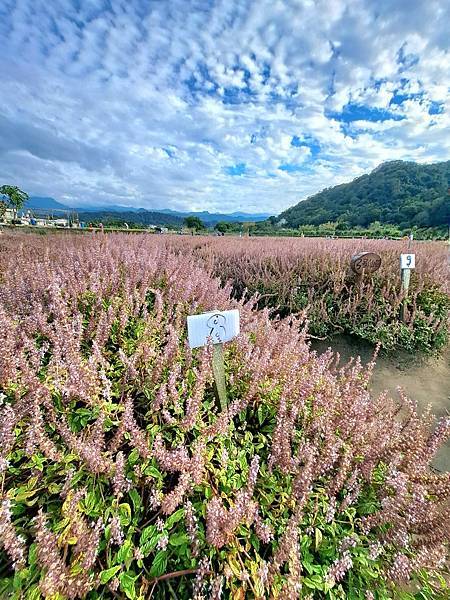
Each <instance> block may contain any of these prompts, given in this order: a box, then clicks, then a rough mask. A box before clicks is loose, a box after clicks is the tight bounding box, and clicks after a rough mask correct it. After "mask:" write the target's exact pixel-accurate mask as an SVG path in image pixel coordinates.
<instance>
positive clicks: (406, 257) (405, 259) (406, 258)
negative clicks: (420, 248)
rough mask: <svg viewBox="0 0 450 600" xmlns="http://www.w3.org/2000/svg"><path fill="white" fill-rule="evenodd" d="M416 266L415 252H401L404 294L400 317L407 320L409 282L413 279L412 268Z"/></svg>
mask: <svg viewBox="0 0 450 600" xmlns="http://www.w3.org/2000/svg"><path fill="white" fill-rule="evenodd" d="M415 268H416V255H415V254H400V272H401V277H402V288H401V289H402V293H403V294H404V297H403V300H402V304H401V306H400V319H401V320H402V321H403V322H405V321H406V316H407V307H406V305H407V298H408V290H409V282H410V279H411V270H412V269H415Z"/></svg>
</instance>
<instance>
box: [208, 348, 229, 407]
mask: <svg viewBox="0 0 450 600" xmlns="http://www.w3.org/2000/svg"><path fill="white" fill-rule="evenodd" d="M212 367H213V373H214V380H215V382H216V389H217V395H218V396H219V402H220V408H221V409H222V410H225V409H226V408H227V404H228V402H227V388H226V385H225V365H224V360H223V344H214V346H213V359H212Z"/></svg>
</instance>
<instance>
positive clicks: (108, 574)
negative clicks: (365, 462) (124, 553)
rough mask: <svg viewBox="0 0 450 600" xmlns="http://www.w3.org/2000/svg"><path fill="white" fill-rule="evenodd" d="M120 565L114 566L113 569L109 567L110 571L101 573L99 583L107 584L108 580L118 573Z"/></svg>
mask: <svg viewBox="0 0 450 600" xmlns="http://www.w3.org/2000/svg"><path fill="white" fill-rule="evenodd" d="M121 568H122V567H121V565H116V566H115V567H111V568H110V569H106V570H105V571H101V573H100V583H103V584H105V583H108V581H109V580H110V579H112V578H113V577H114V575H115V574H116V573H117V572H118V571H120V569H121Z"/></svg>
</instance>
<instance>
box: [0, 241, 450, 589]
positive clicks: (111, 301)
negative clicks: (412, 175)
mask: <svg viewBox="0 0 450 600" xmlns="http://www.w3.org/2000/svg"><path fill="white" fill-rule="evenodd" d="M249 242H250V243H249ZM294 242H295V245H294ZM271 243H272V244H273V246H272V249H271V250H267V249H264V248H265V246H264V244H265V241H264V240H223V239H217V240H216V239H213V240H210V239H206V238H199V239H196V238H192V239H191V238H189V239H184V238H176V237H168V238H163V237H156V236H144V235H142V236H141V235H136V236H132V235H130V236H127V235H120V234H117V235H100V234H99V235H80V236H71V235H64V236H33V235H20V234H3V235H2V236H1V237H0V399H1V405H0V412H1V416H0V471H1V477H2V480H1V492H0V502H1V504H0V597H1V598H11V599H13V600H22V599H26V600H39V599H41V598H49V599H51V600H63V599H75V598H88V599H89V600H94V599H110V598H111V599H112V598H129V599H130V600H144V599H147V598H157V599H165V598H174V599H176V598H178V599H180V600H187V599H191V598H195V599H200V598H211V599H219V598H232V599H233V600H241V599H242V600H243V599H245V598H255V599H263V598H302V599H306V598H309V599H316V598H317V599H319V598H326V599H330V600H334V599H342V600H344V599H355V600H358V599H361V600H371V599H377V600H384V599H386V600H387V599H389V598H399V599H404V600H413V599H414V598H421V599H425V600H427V599H429V600H431V599H442V600H444V599H445V598H448V595H449V592H450V588H449V586H448V568H447V565H448V562H447V559H448V544H449V541H450V521H449V509H450V474H449V473H443V474H439V473H436V472H434V471H433V470H432V468H431V467H430V465H431V462H432V460H433V457H434V456H435V454H436V452H437V451H438V449H439V448H440V447H441V446H442V444H443V443H444V442H445V440H446V439H447V438H448V436H449V434H450V419H448V418H447V419H442V420H440V421H439V422H435V420H434V418H433V416H432V415H431V414H430V413H429V412H427V413H426V414H424V415H419V414H418V412H417V408H416V406H415V404H414V402H413V401H412V400H410V399H408V398H406V397H404V395H403V394H400V395H399V398H397V399H392V398H389V397H387V395H381V396H380V397H378V398H372V397H371V395H370V392H369V380H370V375H371V370H372V368H373V364H369V365H366V366H363V365H361V364H360V363H359V361H358V360H355V361H353V362H351V363H349V364H347V365H340V364H339V363H338V361H337V358H336V357H335V356H334V355H333V354H332V353H331V352H327V353H325V354H322V355H320V356H318V355H317V354H316V353H314V352H312V351H311V350H310V347H309V345H308V338H307V326H308V321H309V322H310V326H313V327H314V331H316V332H317V333H320V323H321V317H320V315H322V321H323V322H324V325H325V326H326V327H329V328H330V330H331V328H332V327H335V326H336V325H338V324H341V326H342V327H344V325H342V323H344V320H345V319H351V315H352V308H353V309H355V307H358V306H359V304H358V303H357V301H356V299H355V295H356V294H358V298H359V302H360V303H361V302H363V299H364V302H367V303H370V302H371V304H370V308H369V309H367V310H369V313H370V318H368V324H369V325H370V324H372V325H373V323H376V322H379V321H380V320H383V319H384V321H383V323H385V325H386V328H387V330H388V334H386V335H387V336H388V335H389V336H393V337H392V338H391V337H389V338H388V341H387V342H386V343H385V345H386V347H395V346H396V345H398V344H400V343H403V340H404V339H407V340H409V341H408V343H409V344H410V345H411V348H417V347H421V346H424V347H426V348H428V349H429V348H431V347H433V342H432V336H431V334H430V333H429V330H430V329H433V331H434V334H435V336H438V335H440V336H443V338H442V339H444V338H445V334H446V319H447V314H446V313H445V311H444V309H442V307H443V306H445V302H444V300H442V298H445V299H447V301H448V296H447V292H448V289H447V288H446V287H445V285H446V284H445V260H444V264H442V259H443V257H444V254H443V253H444V249H443V248H442V250H441V248H440V247H438V246H434V245H420V247H417V249H416V254H417V256H419V254H420V257H421V259H420V261H419V260H418V269H417V273H416V274H415V276H414V280H413V284H412V285H413V287H412V293H411V304H410V313H411V314H410V321H409V324H408V325H406V326H405V327H406V328H407V329H408V331H410V334H409V337H407V334H406V333H404V332H402V333H401V334H397V333H395V331H394V333H393V329H392V327H393V326H391V324H392V323H393V322H394V320H393V319H394V317H393V311H394V310H397V309H398V303H399V302H400V301H401V294H400V292H399V290H398V281H397V280H396V279H395V277H397V278H398V272H397V271H398V246H395V247H394V246H393V245H391V243H390V242H370V245H371V247H370V248H369V249H370V250H372V249H376V250H377V249H378V250H379V251H380V254H381V255H382V258H383V266H382V269H381V270H380V272H379V274H376V276H374V278H373V280H371V281H369V280H367V281H363V282H362V283H360V284H359V289H358V290H356V291H353V292H352V293H349V292H348V290H347V292H346V291H345V290H346V289H347V288H348V286H349V285H350V283H349V282H347V279H346V278H347V276H348V275H347V266H346V265H347V264H348V261H347V258H348V256H350V255H351V254H352V253H353V250H354V247H356V246H353V245H352V244H356V243H355V242H348V243H347V244H346V245H345V247H344V246H340V245H339V244H340V241H339V240H337V241H327V242H326V243H327V246H322V245H321V244H325V242H320V241H314V244H315V246H313V245H312V243H310V241H309V240H295V241H292V244H291V241H290V240H279V241H278V240H274V241H272V242H271ZM297 244H298V245H297ZM330 244H332V245H331V248H333V251H332V252H331V254H330V253H329V251H330ZM374 244H379V246H376V247H375V246H374ZM288 277H292V279H289V281H288V280H287V278H288ZM314 277H315V279H314ZM290 281H291V282H295V284H296V286H297V288H298V289H297V290H296V291H293V289H294V288H293V287H292V286H290V285H289V282H290ZM227 282H229V283H227ZM308 282H311V286H312V287H313V288H314V289H313V291H312V292H308V291H307V289H309V287H308V286H307V283H308ZM314 282H315V283H314ZM317 282H319V283H317ZM321 286H322V287H321ZM245 288H246V289H248V290H249V292H250V294H244V289H245ZM352 289H353V290H354V289H355V288H352ZM305 290H306V291H305ZM330 290H331V291H330ZM253 292H259V294H260V297H259V299H258V298H257V297H256V298H253V299H252V298H251V297H250V296H251V293H253ZM269 294H275V296H273V297H272V298H274V299H270V297H269ZM304 294H306V297H304ZM346 294H347V295H346ZM380 294H381V295H383V294H384V296H383V298H384V299H385V304H384V305H383V308H382V309H380V308H379V307H378V305H377V302H378V300H379V298H380ZM424 294H425V296H426V299H427V300H426V302H425V300H424V299H423V295H424ZM263 295H265V296H266V297H265V298H264V297H263ZM347 296H348V297H347ZM435 296H436V298H438V300H435V301H434V300H432V299H433V298H434V297H435ZM319 298H323V299H324V301H323V303H322V304H320V302H319ZM339 298H340V299H341V300H342V307H340V308H339V309H338V312H337V313H336V314H337V315H338V316H337V317H336V316H335V313H333V317H331V311H328V310H327V306H328V304H327V303H328V302H335V301H336V300H337V299H339ZM430 298H431V299H430ZM352 302H353V304H352ZM433 302H435V304H433ZM319 304H320V306H319ZM307 306H308V310H304V309H306V308H307ZM436 306H438V307H439V310H441V309H442V313H439V314H437V312H436V311H437V310H438V309H437V308H435V307H436ZM273 307H278V314H276V313H275V314H274V312H273V311H272V310H271V309H272V308H273ZM230 308H238V309H239V311H240V316H241V333H240V335H239V336H238V337H237V338H235V339H234V340H233V341H232V342H229V343H227V344H226V345H225V372H226V386H227V394H228V406H227V407H226V408H225V409H224V410H221V408H220V404H219V402H218V399H217V398H216V393H215V385H214V377H213V371H212V366H211V359H212V348H211V347H209V346H207V347H205V348H199V349H195V350H191V349H190V348H189V346H188V344H187V331H186V318H187V316H188V315H191V314H196V313H201V312H206V311H208V310H212V309H221V310H225V309H230ZM358 310H360V315H359V317H358V318H357V319H356V318H355V321H354V323H353V325H351V326H350V325H349V326H348V328H349V329H351V327H353V329H354V332H355V333H357V327H360V328H363V327H364V319H363V317H362V308H361V309H358ZM389 311H392V312H391V313H389ZM386 315H387V316H386ZM333 319H335V320H334V321H333ZM377 319H378V321H377ZM390 319H391V320H390ZM427 319H428V320H427ZM423 323H425V325H424V324H423ZM380 330H381V326H380V328H379V329H378V330H377V328H376V326H375V328H374V332H375V333H374V334H373V341H376V340H379V339H380V338H381V337H382V336H381V335H380ZM422 330H426V333H422V334H420V333H419V331H422ZM328 331H329V330H328V329H327V330H326V331H325V329H324V331H323V333H326V332H328ZM383 331H384V329H383ZM402 336H406V337H402ZM420 336H422V337H420ZM419 338H420V339H419ZM382 341H383V340H382ZM440 343H441V342H440ZM442 343H444V342H443V341H442ZM405 345H406V344H405Z"/></svg>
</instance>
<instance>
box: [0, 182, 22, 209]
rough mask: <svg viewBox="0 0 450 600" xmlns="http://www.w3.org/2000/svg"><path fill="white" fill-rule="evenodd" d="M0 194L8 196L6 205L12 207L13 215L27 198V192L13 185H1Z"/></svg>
mask: <svg viewBox="0 0 450 600" xmlns="http://www.w3.org/2000/svg"><path fill="white" fill-rule="evenodd" d="M0 194H2V195H3V196H6V197H7V198H8V206H9V207H10V208H12V209H13V211H14V214H15V215H16V214H17V211H18V210H20V209H21V208H23V205H24V204H25V202H26V201H27V200H28V194H27V193H26V192H23V191H22V190H21V189H20V188H18V187H17V186H15V185H2V186H1V187H0Z"/></svg>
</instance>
